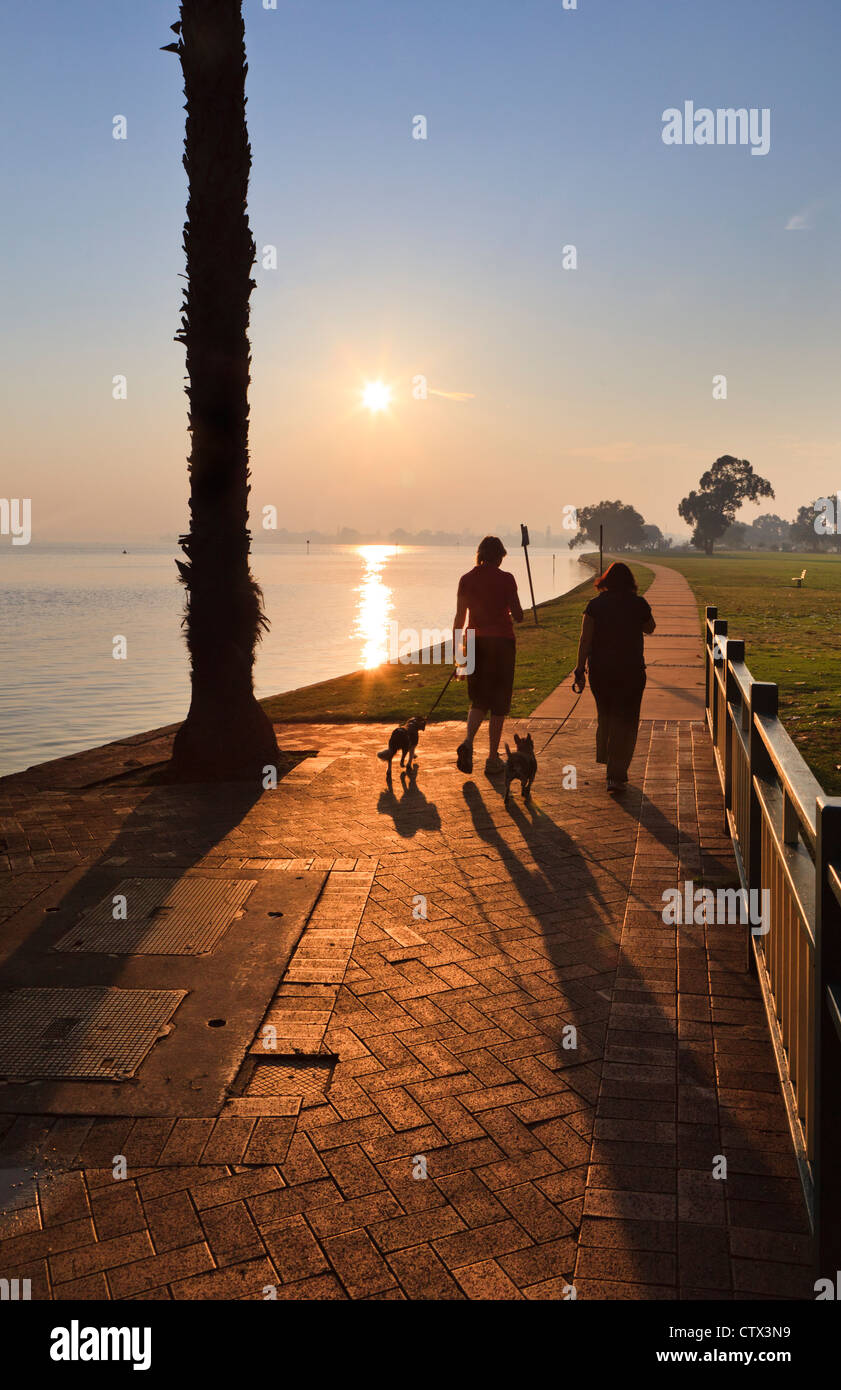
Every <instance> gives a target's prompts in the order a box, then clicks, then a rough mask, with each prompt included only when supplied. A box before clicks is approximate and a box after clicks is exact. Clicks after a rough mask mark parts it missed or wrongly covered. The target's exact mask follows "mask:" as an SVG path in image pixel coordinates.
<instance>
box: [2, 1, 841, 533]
mask: <svg viewBox="0 0 841 1390" xmlns="http://www.w3.org/2000/svg"><path fill="white" fill-rule="evenodd" d="M177 16H178V9H177V5H176V4H175V3H174V0H172V3H161V0H143V3H142V4H138V3H136V0H79V3H74V4H72V5H71V4H68V3H67V0H45V2H44V3H34V0H33V3H30V4H28V5H25V6H24V5H18V6H11V5H6V6H4V7H3V10H2V16H0V43H2V52H3V54H4V58H3V82H2V86H1V88H0V103H2V106H1V107H0V110H2V131H3V143H4V160H3V164H4V173H3V183H4V190H3V191H4V196H3V209H4V211H3V218H2V229H1V230H0V252H1V253H2V257H3V264H4V269H5V271H6V276H5V277H4V279H5V289H4V302H3V314H2V321H3V328H2V353H3V360H2V368H3V377H4V384H5V386H6V387H7V388H8V400H7V404H6V407H5V409H4V419H5V425H6V429H5V433H6V444H7V448H6V450H5V451H4V452H5V453H6V459H5V464H4V468H3V475H4V476H3V491H4V495H9V496H30V497H32V499H33V519H34V525H35V528H36V529H35V535H36V538H37V537H38V536H39V535H40V536H41V537H43V538H44V539H60V538H66V539H71V540H72V539H87V538H92V537H110V538H115V539H122V538H123V537H124V536H125V537H127V538H132V539H134V538H141V537H146V538H150V539H154V538H157V537H158V536H161V535H163V534H173V533H175V532H177V531H178V530H179V529H182V528H183V525H184V522H185V519H186V468H185V463H184V459H185V448H186V430H185V422H186V399H185V397H184V396H183V393H182V385H183V380H182V378H183V350H182V349H181V348H180V347H179V346H178V345H177V344H175V343H174V342H173V341H172V336H173V333H174V332H175V331H176V328H177V325H178V309H179V304H180V285H181V283H182V282H181V281H179V279H178V273H179V271H181V270H182V269H183V254H182V251H181V229H182V224H183V217H184V202H185V194H186V187H185V177H184V172H183V169H182V166H181V149H182V140H183V118H184V113H183V109H182V106H183V95H182V90H181V74H180V67H179V63H178V60H177V58H176V57H175V56H174V55H170V54H165V53H160V52H159V51H158V50H159V46H160V45H161V44H165V43H167V42H169V41H170V40H171V38H172V35H171V34H170V32H169V27H168V26H169V24H170V23H171V22H172V21H173V20H175V19H176V18H177ZM245 18H246V42H247V48H248V58H249V76H248V96H249V103H248V116H249V126H250V133H251V140H252V146H253V159H254V163H253V170H252V184H251V198H250V211H251V221H252V226H253V229H254V234H255V238H256V241H257V244H258V247H262V246H263V245H264V244H267V243H273V244H276V245H277V247H278V255H279V266H278V269H277V270H276V271H268V270H263V269H262V267H260V266H258V268H257V270H256V272H255V278H256V280H257V282H258V287H257V289H256V290H255V292H254V295H253V299H252V325H253V333H252V337H253V352H254V370H253V377H254V382H253V389H252V452H253V470H254V493H253V498H254V503H255V506H256V507H259V506H262V505H264V504H266V503H273V504H274V505H276V506H277V507H278V512H279V524H280V525H287V526H289V527H290V528H295V529H297V528H299V527H309V526H311V527H313V528H321V529H332V528H334V527H336V526H338V525H349V526H355V527H357V528H359V529H365V528H368V527H379V526H382V527H392V526H396V525H402V526H405V527H407V528H410V529H414V528H419V527H422V526H435V527H439V526H440V527H444V528H446V529H452V530H461V529H462V527H464V526H466V527H471V528H474V527H475V528H476V529H485V528H491V527H494V526H497V525H502V524H503V523H506V524H513V523H515V522H516V521H518V520H521V519H528V520H529V521H530V522H531V524H532V526H533V528H534V530H535V531H540V530H542V529H543V527H544V526H545V525H546V524H551V525H552V526H553V527H559V526H560V521H561V516H562V508H563V506H564V505H565V504H567V503H578V504H583V503H587V502H591V501H595V500H598V499H599V498H600V497H603V496H609V497H621V498H622V499H623V500H625V501H629V502H633V503H634V504H635V505H637V506H638V507H639V508H640V510H641V511H643V513H644V514H645V516H646V519H647V520H650V521H654V522H656V523H657V524H659V525H660V526H661V527H663V528H664V529H671V530H680V529H681V524H680V523H679V521H678V519H677V515H676V507H677V502H678V500H679V498H680V497H681V496H682V495H683V494H684V493H685V492H686V491H687V490H688V489H689V487H691V486H693V485H694V484H695V483H696V482H697V479H698V477H699V475H700V473H701V471H703V469H704V468H706V467H707V466H709V464H710V463H711V462H712V461H713V459H714V458H716V457H717V456H718V455H719V454H723V453H733V454H737V455H739V456H743V457H747V458H749V459H751V461H752V462H753V463H754V466H755V467H756V468H757V469H758V470H759V471H760V472H761V473H763V474H764V475H765V476H767V477H769V478H770V479H771V481H772V483H773V484H774V486H775V488H776V492H777V498H776V501H775V502H773V503H770V504H767V505H766V504H764V503H763V510H774V511H778V512H780V513H781V514H782V515H784V516H787V517H790V516H791V515H793V512H794V510H795V509H796V506H797V505H798V504H799V503H801V502H805V501H810V500H811V499H812V497H813V496H814V495H817V494H818V493H821V492H823V491H824V490H826V489H827V488H829V489H833V490H834V489H835V488H836V487H839V486H841V469H840V468H839V466H838V462H839V460H838V447H837V441H838V428H837V406H836V398H837V394H838V391H837V382H838V372H839V351H838V321H839V307H841V305H839V300H841V295H840V294H839V258H838V245H839V237H838V232H839V178H838V174H839V170H838V160H839V155H838V151H839V147H841V119H839V99H838V96H837V93H838V77H837V74H838V64H839V56H841V9H840V8H839V6H838V4H837V0H798V3H797V4H793V3H792V4H788V3H783V2H782V0H709V2H708V3H700V2H699V0H694V2H693V3H689V2H688V0H641V2H640V3H635V2H634V0H579V8H578V9H577V10H576V11H565V10H563V9H562V6H561V3H560V0H424V3H423V4H418V3H417V0H278V8H277V10H274V11H271V10H269V11H267V10H264V9H263V5H262V0H246V4H245ZM684 100H693V101H694V102H695V104H696V106H709V107H713V108H715V107H718V106H735V107H739V106H746V107H752V106H756V107H769V108H770V109H771V150H770V153H769V154H768V155H767V156H766V157H755V156H751V154H750V151H749V149H747V148H744V147H739V146H736V147H726V148H720V147H711V148H685V147H684V148H667V147H666V146H664V144H663V142H662V140H661V138H660V134H661V129H662V121H661V117H662V113H663V111H664V110H665V109H666V108H667V107H671V106H678V107H681V106H682V105H683V102H684ZM117 114H121V115H124V116H126V118H127V121H128V139H127V140H125V141H115V140H113V139H112V136H111V129H112V118H113V116H114V115H117ZM417 114H423V115H425V116H426V118H427V120H428V139H427V140H426V141H416V140H413V139H412V138H411V121H412V117H413V116H414V115H417ZM792 219H797V221H796V222H795V226H794V227H793V228H792V229H790V230H787V228H788V227H789V224H790V223H791V221H792ZM570 243H571V244H575V245H576V246H577V248H578V256H579V267H578V269H577V270H576V271H564V270H563V269H562V268H561V254H562V247H563V246H564V245H565V244H570ZM118 373H124V374H125V375H126V376H127V378H128V399H127V400H125V401H120V402H116V401H114V400H112V398H111V380H112V377H113V376H114V375H115V374H118ZM417 373H423V374H424V375H426V376H427V378H428V382H429V385H430V386H431V387H433V388H435V389H436V390H440V391H443V392H464V393H470V396H471V399H469V400H465V401H455V400H451V399H447V398H446V397H443V396H431V397H430V398H429V400H427V401H424V402H419V401H415V400H413V399H412V397H411V389H410V383H411V379H412V377H413V376H414V375H415V374H417ZM718 373H724V374H726V376H727V379H728V399H727V400H726V401H714V400H713V399H712V378H713V376H714V375H715V374H718ZM377 378H381V379H382V380H384V381H386V382H388V383H389V384H391V385H392V387H393V392H394V404H393V406H392V408H391V410H390V411H389V412H387V414H385V415H379V416H374V417H371V416H370V415H368V414H367V413H364V412H361V411H360V410H359V409H358V400H359V394H360V391H361V389H362V387H363V386H364V383H365V381H366V380H372V379H377ZM755 514H756V512H755V510H754V509H746V513H745V515H746V516H747V517H748V518H749V517H751V516H753V515H755Z"/></svg>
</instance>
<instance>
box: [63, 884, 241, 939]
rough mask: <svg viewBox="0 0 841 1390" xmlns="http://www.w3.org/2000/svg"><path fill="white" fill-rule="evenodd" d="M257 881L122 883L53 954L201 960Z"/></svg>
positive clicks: (225, 929) (92, 909) (64, 937)
mask: <svg viewBox="0 0 841 1390" xmlns="http://www.w3.org/2000/svg"><path fill="white" fill-rule="evenodd" d="M256 883H257V880H256V879H255V878H249V879H235V878H124V879H123V880H122V881H121V882H120V883H118V884H117V886H116V888H115V889H114V891H113V892H112V893H109V895H108V897H106V898H103V899H102V902H100V903H97V905H96V907H92V908H89V909H88V911H87V912H83V913H82V916H81V917H80V918H79V921H78V922H77V923H76V925H75V926H74V927H73V928H72V929H71V930H70V931H69V932H66V933H65V935H64V936H63V937H62V938H61V940H60V941H58V942H57V943H56V947H55V949H56V950H57V951H105V952H109V953H112V954H116V955H143V956H201V955H206V954H207V952H209V951H212V950H213V948H214V946H215V945H216V943H217V942H218V941H219V939H220V937H222V936H224V934H225V932H226V931H227V930H228V927H229V926H230V925H231V922H232V921H233V920H234V916H235V915H236V913H237V912H238V911H239V909H240V908H241V907H242V906H243V904H244V902H245V900H246V898H247V897H248V895H249V893H250V892H251V890H252V888H254V887H255V885H256Z"/></svg>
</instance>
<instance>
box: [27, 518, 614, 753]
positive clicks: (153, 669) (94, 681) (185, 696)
mask: <svg viewBox="0 0 841 1390" xmlns="http://www.w3.org/2000/svg"><path fill="white" fill-rule="evenodd" d="M177 553H180V552H177V550H176V548H175V547H172V548H169V547H165V546H160V547H154V548H151V547H146V548H137V549H132V550H131V553H129V554H128V555H123V554H121V552H120V549H119V548H117V547H104V546H103V547H95V546H85V547H82V546H75V547H62V548H59V547H46V546H41V547H36V545H35V544H34V543H33V544H31V545H29V546H15V547H11V546H10V545H9V543H8V540H7V539H5V538H4V542H3V543H2V548H0V661H2V669H3V690H2V695H0V701H2V725H0V774H3V773H7V772H16V771H19V770H20V769H22V768H25V767H29V766H31V765H32V764H33V763H39V762H43V761H44V760H45V759H47V758H56V757H60V756H62V755H63V754H66V753H72V752H77V751H78V750H80V749H82V748H94V747H96V746H97V745H98V744H100V743H105V742H107V741H108V740H110V739H115V738H121V737H125V736H127V735H129V734H135V733H141V732H143V731H144V730H145V729H153V728H156V727H158V726H159V725H161V724H171V723H174V722H175V721H176V720H178V719H181V718H182V717H183V716H184V714H185V713H186V710H187V707H188V703H189V679H188V674H187V658H186V651H185V648H184V643H183V637H182V635H181V629H180V619H181V610H182V602H183V591H182V590H181V587H180V585H179V584H177V583H176V575H175V565H174V563H173V559H174V556H175V554H177ZM529 553H530V557H531V562H532V576H533V578H534V586H535V595H536V598H537V600H538V602H540V601H541V600H543V599H547V598H551V597H552V596H553V594H560V593H565V592H566V591H567V590H568V589H570V588H572V587H573V586H574V585H575V584H577V583H579V582H580V580H581V579H582V578H584V577H586V575H587V573H591V571H587V570H586V569H585V568H584V567H583V566H581V565H580V563H579V561H578V560H577V559H576V558H574V556H572V555H570V554H569V552H567V553H565V554H561V553H557V552H556V560H555V582H554V585H553V582H552V554H551V552H549V551H545V550H540V549H537V548H535V549H534V550H531V551H530V552H529ZM472 563H473V556H472V552H470V551H469V550H467V549H466V548H456V547H444V546H442V547H421V546H412V547H409V546H401V547H400V549H399V550H397V549H396V548H395V547H394V546H387V545H378V546H374V545H367V546H338V545H337V546H328V545H324V546H312V547H311V550H310V554H309V555H307V554H306V553H305V550H304V547H303V546H301V545H295V546H292V545H288V546H281V545H278V546H274V547H272V548H271V549H266V548H263V549H258V550H256V551H255V554H254V570H255V573H256V576H257V578H258V580H259V581H260V583H261V584H262V586H263V591H264V594H265V599H266V610H267V613H268V616H269V618H270V619H271V622H272V627H271V630H270V632H269V633H268V635H267V636H266V637H265V638H264V640H263V642H262V643H261V645H260V647H259V649H258V658H257V668H256V686H257V694H258V695H260V696H263V695H274V694H276V693H277V692H278V691H281V690H293V689H295V688H297V687H298V686H301V685H309V684H310V683H311V682H313V681H319V680H326V679H327V678H328V677H330V676H336V675H341V674H343V673H344V672H346V671H354V670H359V669H360V668H361V667H364V666H375V665H377V664H379V662H380V661H382V660H384V659H385V658H386V656H387V640H388V624H389V622H391V621H394V622H397V623H398V625H399V627H400V628H401V629H402V628H415V629H417V630H418V631H420V630H421V629H423V628H438V627H446V626H447V625H448V624H450V623H451V622H452V619H453V613H454V610H455V589H456V583H457V581H458V578H459V575H461V574H463V573H464V571H465V570H467V569H469V568H470V567H471V565H472ZM505 567H506V568H507V569H511V570H512V571H513V573H514V574H515V575H516V577H517V582H518V585H519V588H520V597H521V599H522V600H523V604H524V606H525V604H526V603H527V601H528V581H527V578H526V571H525V563H524V560H523V552H522V550H519V551H512V553H511V554H509V556H508V558H507V559H506V561H505ZM117 636H121V637H124V638H125V639H126V644H127V657H126V659H125V660H115V659H114V656H113V655H112V653H113V650H114V645H113V644H114V638H115V637H117Z"/></svg>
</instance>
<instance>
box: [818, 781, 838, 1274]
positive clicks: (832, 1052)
mask: <svg viewBox="0 0 841 1390" xmlns="http://www.w3.org/2000/svg"><path fill="white" fill-rule="evenodd" d="M817 832H818V833H817V844H816V850H815V963H814V985H815V994H814V1000H815V1004H814V1007H815V1057H814V1071H813V1077H814V1096H813V1112H812V1113H813V1115H814V1135H815V1148H814V1164H813V1176H814V1181H815V1235H816V1249H817V1271H816V1277H817V1278H818V1279H831V1280H832V1283H833V1286H835V1281H836V1277H837V1272H838V1270H841V1182H839V1172H841V1106H839V1104H838V1086H839V1079H841V1019H840V1018H839V1016H838V1008H839V1005H841V906H839V903H838V899H837V898H836V896H835V894H834V892H833V891H832V888H831V886H830V867H831V866H832V865H834V866H835V868H836V871H841V798H839V797H829V796H824V795H823V794H822V795H821V796H819V797H818V799H817Z"/></svg>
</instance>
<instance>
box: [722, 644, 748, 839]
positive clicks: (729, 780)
mask: <svg viewBox="0 0 841 1390" xmlns="http://www.w3.org/2000/svg"><path fill="white" fill-rule="evenodd" d="M726 659H727V670H726V673H725V687H724V708H725V714H724V822H725V826H726V828H727V829H728V830H729V828H730V823H729V821H728V820H727V812H728V811H729V810H730V809H731V808H732V806H733V739H732V737H731V735H730V705H731V704H732V703H733V701H734V700H735V699H736V696H737V695H738V696H739V698H740V699H741V692H740V690H739V687H738V685H737V683H736V679H735V677H734V675H733V673H732V671H731V669H730V663H731V661H744V659H745V644H744V641H743V640H742V638H741V637H728V639H727V658H726Z"/></svg>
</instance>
